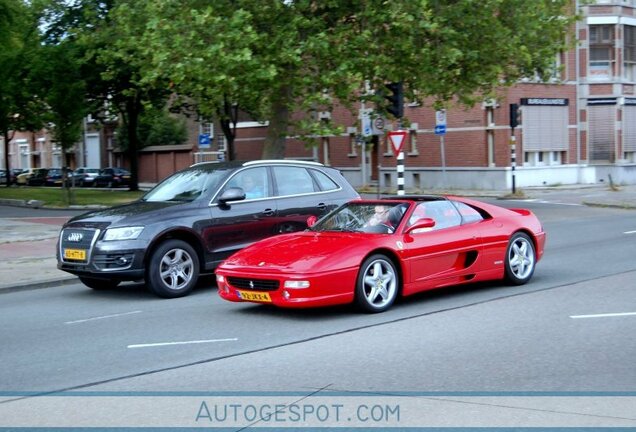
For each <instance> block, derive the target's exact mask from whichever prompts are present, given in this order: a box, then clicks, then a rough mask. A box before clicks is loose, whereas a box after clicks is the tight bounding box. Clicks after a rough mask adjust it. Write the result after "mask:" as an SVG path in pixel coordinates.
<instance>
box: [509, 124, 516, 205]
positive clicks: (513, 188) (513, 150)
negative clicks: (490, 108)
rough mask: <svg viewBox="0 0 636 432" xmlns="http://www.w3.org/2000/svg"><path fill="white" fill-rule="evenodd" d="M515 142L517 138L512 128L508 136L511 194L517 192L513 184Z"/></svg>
mask: <svg viewBox="0 0 636 432" xmlns="http://www.w3.org/2000/svg"><path fill="white" fill-rule="evenodd" d="M516 144H517V138H516V137H515V130H514V128H513V129H512V135H511V136H510V165H511V168H512V171H511V172H512V193H513V195H514V194H515V193H516V192H517V188H516V185H515V168H516V166H517V155H516V147H517V146H516Z"/></svg>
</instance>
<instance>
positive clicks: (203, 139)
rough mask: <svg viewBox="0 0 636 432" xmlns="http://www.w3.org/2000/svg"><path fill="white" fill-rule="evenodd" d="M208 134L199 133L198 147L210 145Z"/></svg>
mask: <svg viewBox="0 0 636 432" xmlns="http://www.w3.org/2000/svg"><path fill="white" fill-rule="evenodd" d="M210 142H211V139H210V134H206V133H202V134H199V147H210Z"/></svg>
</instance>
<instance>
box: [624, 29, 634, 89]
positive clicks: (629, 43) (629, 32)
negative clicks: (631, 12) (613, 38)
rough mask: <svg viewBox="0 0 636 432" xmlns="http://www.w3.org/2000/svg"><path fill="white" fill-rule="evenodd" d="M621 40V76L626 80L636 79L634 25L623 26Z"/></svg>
mask: <svg viewBox="0 0 636 432" xmlns="http://www.w3.org/2000/svg"><path fill="white" fill-rule="evenodd" d="M624 29H625V40H624V42H623V58H624V63H623V69H624V71H623V76H624V77H625V79H627V80H628V81H636V27H634V26H625V27H624Z"/></svg>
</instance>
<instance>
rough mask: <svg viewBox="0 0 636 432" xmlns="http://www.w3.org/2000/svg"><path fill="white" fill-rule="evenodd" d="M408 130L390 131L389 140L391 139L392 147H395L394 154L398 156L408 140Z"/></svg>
mask: <svg viewBox="0 0 636 432" xmlns="http://www.w3.org/2000/svg"><path fill="white" fill-rule="evenodd" d="M407 134H408V132H407V131H393V132H389V141H391V147H393V154H394V155H395V157H398V155H399V154H400V152H401V151H402V146H403V145H404V142H405V141H406V135H407Z"/></svg>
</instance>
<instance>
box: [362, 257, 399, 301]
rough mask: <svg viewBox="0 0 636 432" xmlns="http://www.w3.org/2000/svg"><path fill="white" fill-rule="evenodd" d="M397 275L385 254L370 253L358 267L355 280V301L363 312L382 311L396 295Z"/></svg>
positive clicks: (391, 262)
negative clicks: (358, 271) (358, 270)
mask: <svg viewBox="0 0 636 432" xmlns="http://www.w3.org/2000/svg"><path fill="white" fill-rule="evenodd" d="M399 283H400V282H399V275H398V272H397V270H396V269H395V265H394V264H393V261H391V260H390V259H389V258H388V257H386V256H385V255H372V256H370V257H369V258H367V259H366V260H365V261H364V262H363V263H362V266H361V267H360V273H359V274H358V280H357V282H356V293H355V294H356V296H355V298H356V303H357V305H358V306H359V307H360V308H362V310H364V311H365V312H371V313H376V312H384V311H385V310H387V309H388V308H389V307H391V305H392V304H393V302H394V301H395V298H396V297H397V293H398V287H399Z"/></svg>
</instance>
